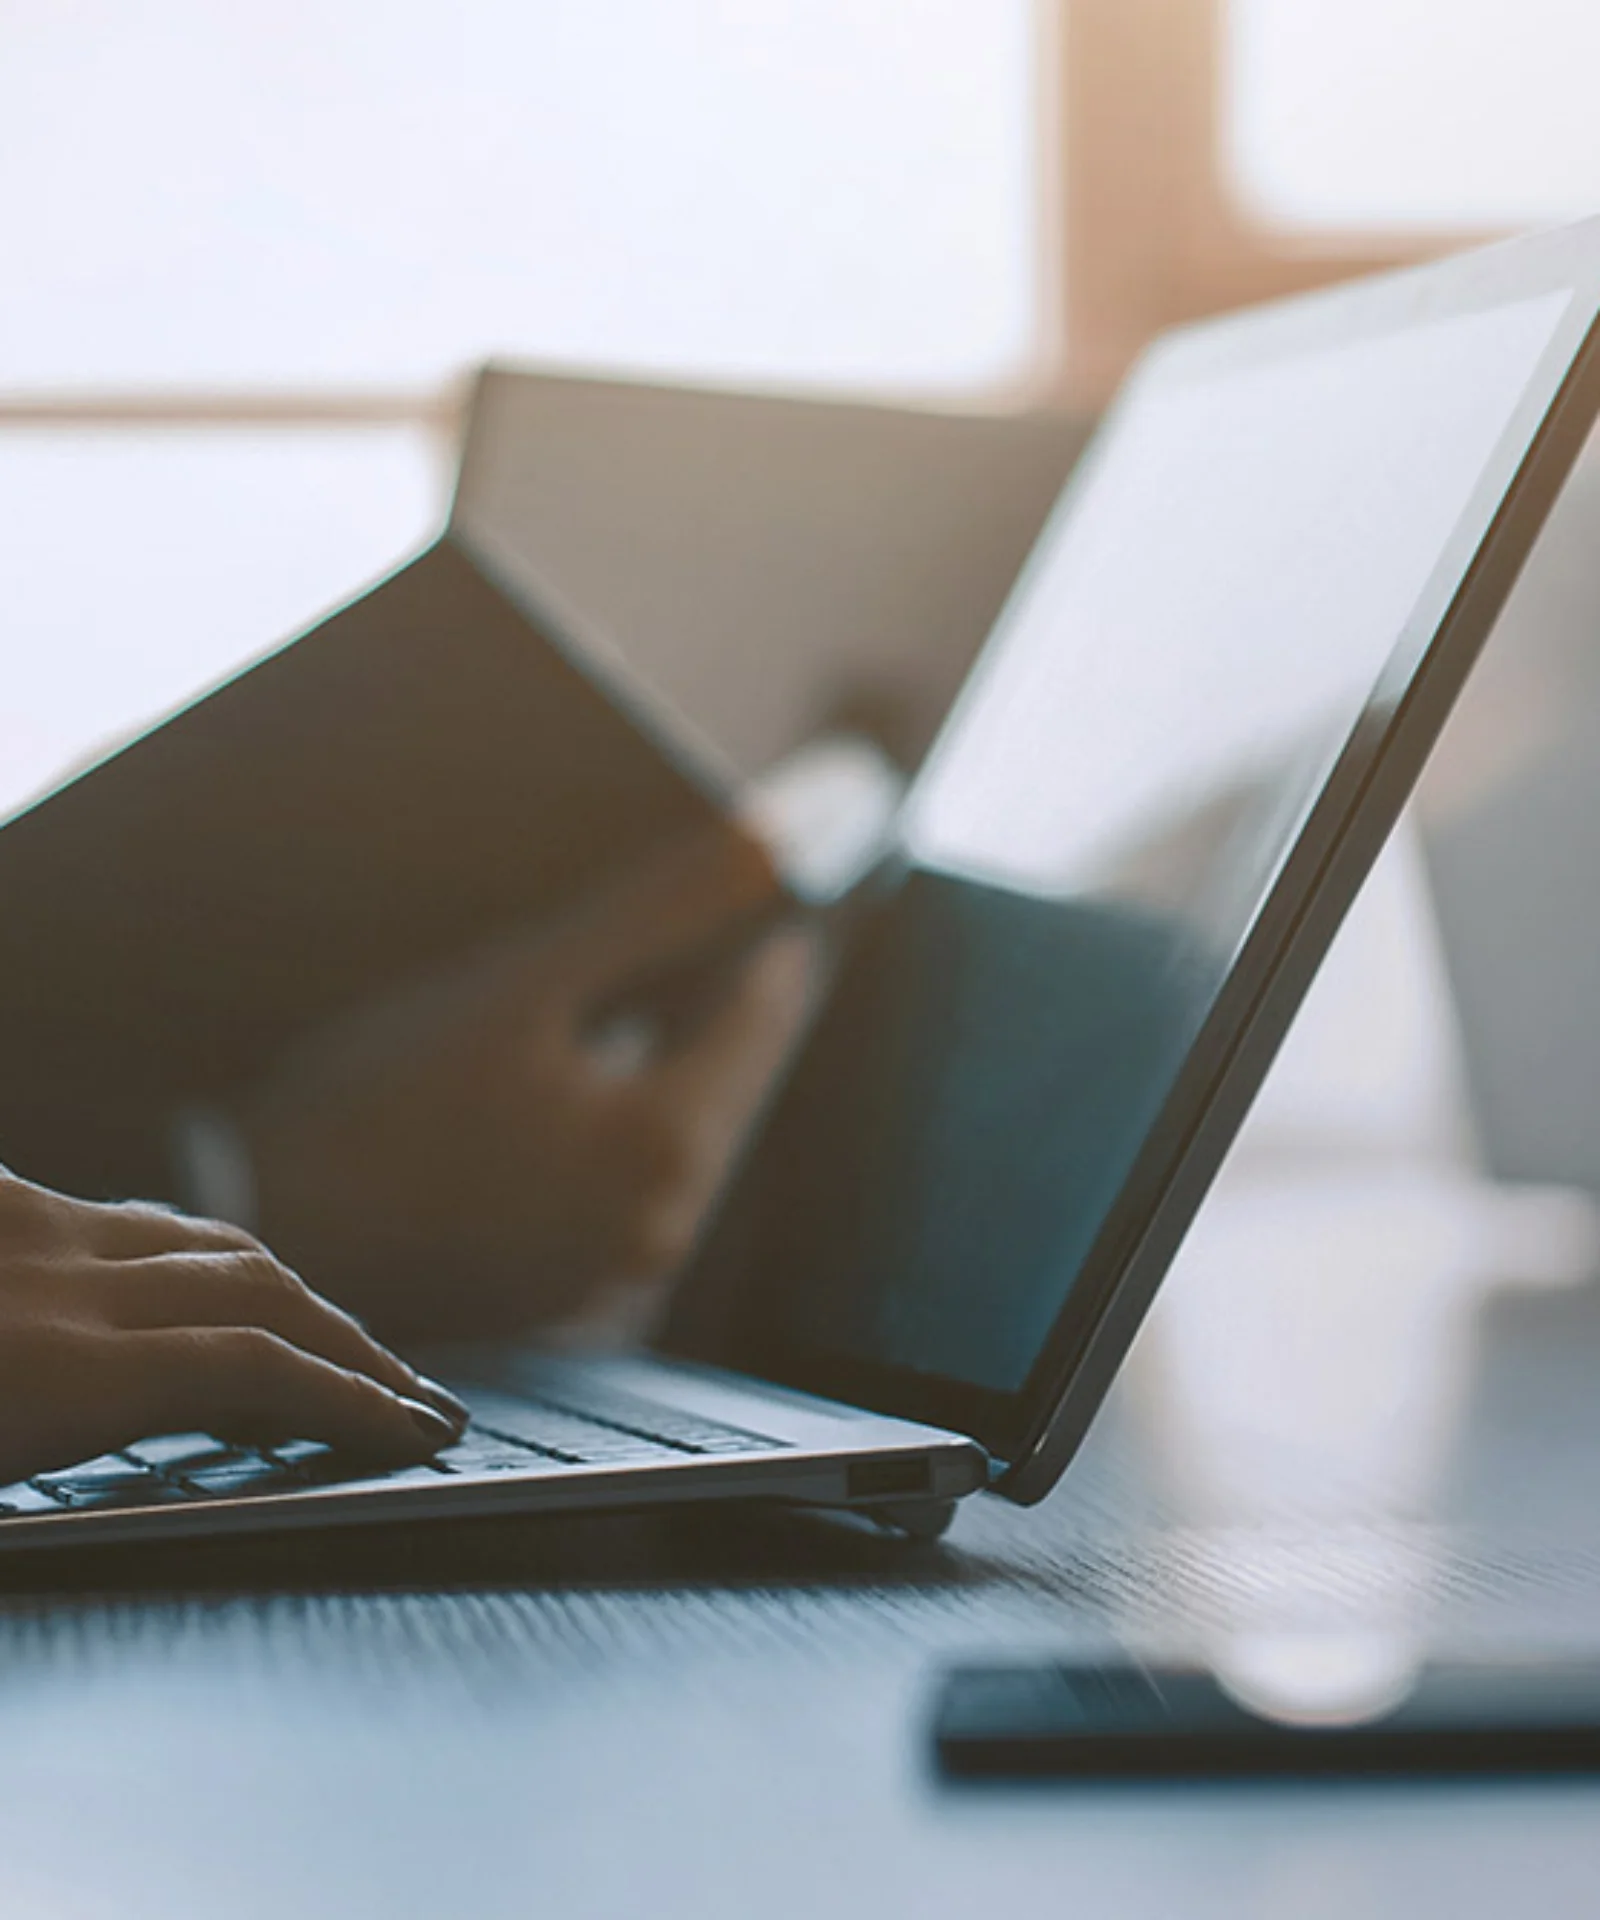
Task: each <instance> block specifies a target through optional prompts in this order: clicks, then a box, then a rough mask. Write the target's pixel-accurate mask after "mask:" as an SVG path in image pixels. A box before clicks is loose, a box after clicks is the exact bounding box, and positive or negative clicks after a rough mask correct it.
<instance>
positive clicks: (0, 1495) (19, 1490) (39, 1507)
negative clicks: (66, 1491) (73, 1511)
mask: <svg viewBox="0 0 1600 1920" xmlns="http://www.w3.org/2000/svg"><path fill="white" fill-rule="evenodd" d="M64 1511H65V1507H64V1505H63V1503H62V1502H61V1501H60V1500H57V1499H55V1498H54V1497H53V1495H51V1494H48V1493H46V1492H45V1491H44V1490H43V1489H42V1488H40V1487H30V1486H29V1485H28V1483H27V1481H26V1480H19V1481H18V1482H17V1484H16V1485H15V1486H14V1487H0V1517H3V1518H6V1519H11V1518H14V1517H16V1516H18V1515H21V1514H34V1513H62V1512H64Z"/></svg>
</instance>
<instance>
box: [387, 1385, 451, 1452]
mask: <svg viewBox="0 0 1600 1920" xmlns="http://www.w3.org/2000/svg"><path fill="white" fill-rule="evenodd" d="M400 1404H401V1405H402V1406H403V1407H404V1408H405V1410H406V1412H407V1413H409V1414H410V1415H411V1418H412V1419H413V1420H414V1421H415V1422H416V1424H417V1427H418V1428H419V1429H420V1431H421V1433H422V1437H423V1439H424V1440H426V1441H427V1442H428V1444H429V1446H430V1447H432V1448H434V1450H435V1451H437V1450H438V1449H439V1448H440V1447H448V1446H449V1445H450V1444H451V1442H452V1441H453V1440H454V1439H455V1437H456V1433H457V1429H456V1428H455V1427H453V1426H451V1424H450V1422H449V1421H448V1420H446V1419H445V1417H444V1415H443V1414H442V1413H436V1412H435V1411H434V1410H433V1408H432V1407H425V1406H424V1405H423V1404H422V1402H421V1401H420V1400H407V1399H406V1398H405V1396H404V1395H403V1394H402V1395H401V1396H400Z"/></svg>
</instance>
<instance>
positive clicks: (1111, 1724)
mask: <svg viewBox="0 0 1600 1920" xmlns="http://www.w3.org/2000/svg"><path fill="white" fill-rule="evenodd" d="M933 1740H934V1751H935V1755H936V1759H937V1764H938V1766H939V1768H940V1770H941V1771H942V1772H943V1773H945V1774H946V1775H949V1776H951V1777H958V1778H966V1779H980V1778H987V1779H1017V1780H1021V1779H1043V1778H1075V1779H1081V1780H1092V1779H1146V1780H1155V1779H1198V1778H1212V1779H1274V1778H1276V1779H1293V1778H1321V1779H1330V1778H1336V1777H1341V1776H1343V1777H1349V1778H1376V1777H1384V1776H1387V1777H1391V1778H1395V1777H1421V1778H1426V1777H1435V1778H1437V1777H1450V1776H1462V1775H1467V1774H1502V1775H1504V1774H1514V1773H1515V1774H1522V1773H1535V1774H1538V1773H1544V1774H1554V1773H1563V1774H1569V1773H1589V1772H1600V1665H1595V1666H1531V1665H1530V1666H1527V1667H1517V1666H1506V1667H1469V1666H1459V1667H1449V1666H1436V1667H1428V1668H1424V1669H1422V1671H1421V1672H1420V1673H1419V1674H1418V1676H1417V1679H1416V1682H1415V1684H1414V1686H1413V1687H1412V1688H1411V1690H1410V1691H1409V1692H1408V1693H1407V1695H1406V1696H1405V1698H1404V1699H1403V1700H1401V1701H1400V1702H1399V1703H1398V1704H1397V1705H1395V1706H1393V1707H1392V1708H1391V1709H1389V1710H1388V1711H1386V1712H1382V1713H1380V1714H1377V1715H1375V1716H1373V1717H1370V1718H1366V1719H1360V1720H1339V1719H1332V1718H1321V1719H1318V1720H1315V1721H1313V1720H1310V1719H1306V1718H1297V1719H1294V1720H1288V1719H1273V1718H1268V1717H1267V1716H1265V1715H1264V1714H1261V1713H1257V1712H1254V1711H1252V1710H1251V1709H1250V1708H1249V1707H1247V1706H1245V1705H1243V1704H1242V1703H1241V1702H1240V1701H1238V1700H1236V1699H1235V1698H1234V1697H1233V1696H1232V1695H1231V1694H1229V1693H1228V1692H1227V1691H1226V1690H1225V1689H1224V1688H1223V1687H1222V1686H1221V1685H1220V1684H1219V1682H1218V1681H1217V1680H1216V1679H1214V1678H1213V1677H1212V1676H1211V1675H1210V1674H1208V1673H1205V1672H1203V1671H1200V1670H1198V1669H1179V1668H1161V1667H1146V1666H1141V1665H1139V1664H1137V1663H1134V1662H1131V1661H1130V1662H1126V1663H1113V1664H1109V1665H1105V1666H1092V1665H1076V1664H1071V1663H1049V1662H1018V1663H1014V1664H1011V1665H1000V1664H996V1665H993V1666H969V1667H958V1668H955V1669H954V1670H952V1671H951V1672H950V1673H948V1674H947V1675H946V1676H945V1678H944V1680H943V1682H942V1684H941V1686H940V1689H939V1692H938V1696H937V1700H936V1704H935V1709H934V1726H933Z"/></svg>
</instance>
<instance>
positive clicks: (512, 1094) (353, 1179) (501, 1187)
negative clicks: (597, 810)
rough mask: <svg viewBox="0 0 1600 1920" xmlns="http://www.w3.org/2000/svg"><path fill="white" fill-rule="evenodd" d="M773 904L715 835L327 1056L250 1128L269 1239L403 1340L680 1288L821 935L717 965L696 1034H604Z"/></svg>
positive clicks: (763, 879)
mask: <svg viewBox="0 0 1600 1920" xmlns="http://www.w3.org/2000/svg"><path fill="white" fill-rule="evenodd" d="M780 899H781V894H780V889H779V885H778V881H777V877H776V874H775V872H774V869H773V867H772V864H771V862H770V860H769V858H768V856H767V855H766V854H765V853H764V852H763V851H762V850H761V849H760V847H759V846H758V845H757V844H756V842H755V841H753V840H752V839H750V838H749V837H748V836H747V835H745V834H744V833H743V832H741V831H739V830H737V829H734V828H719V829H717V830H716V831H714V832H713V833H711V834H708V835H706V836H702V837H697V838H696V839H695V840H693V841H691V842H688V843H685V844H683V845H680V846H678V847H676V848H674V849H672V850H671V851H670V852H668V853H667V854H665V855H664V856H660V857H658V858H657V859H655V860H654V861H652V862H651V863H650V864H649V865H648V866H647V867H645V868H643V869H641V870H640V871H638V872H636V873H635V874H633V875H630V876H629V877H628V878H627V879H625V880H624V881H623V882H621V883H620V884H617V885H614V886H612V887H609V888H607V889H605V890H604V891H603V892H601V893H599V894H597V895H596V896H594V897H593V898H592V899H590V900H589V901H587V902H586V903H584V904H583V905H582V906H581V907H580V908H578V909H577V910H575V911H574V912H573V913H572V914H570V915H569V916H568V917H567V918H566V919H565V920H564V921H563V922H561V923H560V924H559V925H557V926H554V927H551V928H542V929H539V930H537V931H535V932H533V933H530V934H527V935H525V936H521V937H519V938H516V939H513V940H511V941H508V942H505V943H503V944H501V945H499V946H497V947H496V948H495V949H494V950H492V951H490V952H488V953H484V954H480V955H478V956H475V957H474V958H473V959H471V960H470V961H469V962H467V963H466V964H464V965H463V966H462V967H460V968H458V969H457V970H455V971H453V972H452V973H450V974H448V975H446V976H444V977H443V978H441V979H438V980H436V981H433V982H430V983H427V984H425V985H422V986H420V987H417V988H413V989H407V990H405V991H403V992H401V993H400V994H398V995H397V996H395V997H394V998H392V999H390V1000H389V1001H387V1002H385V1003H383V1004H381V1005H379V1006H377V1007H375V1008H373V1009H371V1010H367V1011H364V1012H362V1013H360V1014H358V1015H356V1016H355V1017H353V1018H352V1019H350V1020H349V1021H346V1022H343V1023H340V1024H339V1025H338V1026H336V1027H335V1028H334V1029H332V1030H331V1031H329V1032H328V1033H326V1034H324V1035H321V1036H318V1037H317V1038H316V1039H315V1040H314V1041H313V1042H311V1043H310V1044H309V1045H308V1046H307V1047H306V1048H305V1049H303V1050H302V1051H301V1052H300V1053H298V1054H297V1055H296V1056H295V1057H294V1058H293V1059H291V1060H289V1061H287V1062H286V1063H285V1065H284V1067H283V1069H282V1070H281V1071H280V1072H279V1073H278V1074H277V1075H276V1076H275V1077H274V1079H273V1081H272V1082H271V1083H270V1085H268V1086H267V1087H265V1088H263V1089H262V1090H261V1091H260V1092H259V1093H258V1094H257V1095H256V1096H255V1097H254V1098H252V1099H251V1100H249V1101H247V1102H246V1103H245V1104H244V1106H243V1107H242V1109H241V1110H240V1112H239V1115H238V1118H239V1121H240V1124H241V1127H242V1130H243V1133H244V1138H245V1141H246V1143H247V1145H248V1147H249V1150H250V1153H251V1156H252V1160H253V1163H254V1170H255V1177H256V1186H257V1193H258V1196H259V1223H260V1224H261V1225H262V1227H263V1229H264V1231H265V1232H266V1233H267V1234H268V1235H269V1237H270V1238H271V1239H272V1241H273V1243H274V1244H275V1245H279V1246H282V1247H283V1248H284V1249H285V1251H286V1252H288V1253H289V1254H290V1255H291V1256H292V1257H293V1258H294V1259H295V1260H296V1261H298V1262H299V1263H300V1264H301V1265H302V1266H303V1267H304V1268H305V1270H306V1271H307V1272H309V1273H312V1274H313V1275H314V1276H315V1277H316V1279H317V1282H318V1284H319V1285H324V1286H327V1287H328V1288H329V1289H330V1290H332V1291H334V1292H336V1293H337V1294H338V1295H339V1297H340V1298H341V1299H344V1300H346V1301H348V1302H350V1303H351V1304H352V1305H354V1306H356V1307H357V1308H358V1309H359V1310H360V1311H361V1312H362V1313H363V1315H364V1316H366V1317H368V1318H370V1319H371V1320H372V1321H373V1322H374V1324H381V1325H383V1326H384V1327H386V1328H388V1329H396V1328H403V1329H404V1330H405V1331H407V1332H408V1333H411V1334H416V1333H423V1334H431V1335H440V1334H461V1333H480V1332H487V1331H499V1330H507V1329H515V1328H523V1327H527V1326H530V1325H533V1324H538V1323H549V1322H551V1321H554V1320H559V1319H560V1318H562V1317H564V1316H567V1315H569V1314H571V1313H572V1312H573V1311H574V1310H575V1309H577V1308H579V1307H581V1306H583V1305H584V1304H585V1303H586V1302H588V1301H589V1300H590V1299H591V1298H592V1297H593V1295H594V1294H595V1292H596V1291H597V1290H599V1289H602V1288H604V1287H605V1286H607V1285H608V1284H609V1283H619V1282H620V1283H628V1282H638V1281H641V1280H646V1279H650V1278H652V1277H655V1276H658V1275H661V1274H664V1273H666V1272H668V1271H670V1270H671V1269H672V1268H673V1267H674V1266H676V1265H677V1264H678V1263H679V1261H681V1259H682V1258H683V1256H684V1255H685V1254H686V1253H687V1252H688V1250H689V1248H690V1246H691V1244H692V1242H693V1240H694V1237H695V1234H696V1231H697V1229H698V1227H699V1224H700V1221H701V1219H702V1217H703V1215H704V1213H705V1211H706V1209H707V1207H708V1206H709V1204H710V1202H711V1200H712V1198H713V1197H714V1194H715V1192H716V1189H717V1186H718V1184H719V1182H720V1180H721V1178H722V1175H723V1172H724V1171H725V1169H726V1167H727V1165H728V1163H729V1160H730V1158H731V1156H732V1154H733V1153H734V1151H735V1149H736V1147H737V1145H738V1142H739V1140H740V1138H741V1136H742V1134H743V1132H744V1130H745V1128H746V1126H747V1125H748V1123H749V1121H750V1119H751V1118H752V1116H753V1114H754V1112H755V1110H756V1108H757V1107H758V1105H759V1104H760V1101H761V1099H762V1096H763V1094H764V1093H765V1091H766V1089H767V1087H768V1085H769V1083H770V1082H771V1080H772V1078H773V1076H774V1074H775V1073H776V1071H777V1068H778V1066H779V1065H780V1063H781V1062H782V1060H783V1058H784V1056H785V1054H786V1053H787V1051H788V1049H789V1046H790V1045H791V1043H792V1041H793V1039H794V1037H795V1035H796V1033H797V1032H798V1029H799V1027H800V1025H801V1023H802V1020H803V1018H804V1014H805V1011H806V1008H807V1005H808V1003H809V999H810V989H811V986H812V982H813V980H814V977H815V975H816V973H817V971H818V967H817V960H818V953H817V947H816V942H815V939H814V936H813V935H812V934H811V933H810V932H808V931H806V930H803V929H801V928H799V927H796V926H793V925H791V926H789V927H787V928H780V929H778V930H777V931H773V932H769V933H768V934H766V935H765V936H764V937H762V938H761V939H760V940H759V941H758V942H756V944H754V945H753V946H751V947H749V948H748V949H747V950H746V951H744V952H743V953H742V954H741V955H740V956H739V957H738V958H736V959H734V960H731V961H724V962H721V963H718V964H717V965H715V966H713V967H712V968H711V970H710V973H709V975H708V977H707V980H706V982H705V990H704V992H703V993H702V994H701V995H700V996H699V1004H698V1005H697V1007H696V1010H695V1014H694V1017H693V1018H691V1019H689V1020H688V1021H686V1022H685V1023H684V1024H683V1025H682V1026H681V1028H677V1029H672V1030H667V1031H664V1032H662V1033H660V1034H658V1035H657V1036H656V1039H655V1043H654V1044H653V1045H646V1046H644V1047H643V1048H642V1049H640V1050H638V1051H637V1052H636V1055H635V1057H634V1058H632V1059H629V1060H619V1058H618V1057H617V1051H616V1049H615V1048H614V1047H608V1046H607V1045H606V1044H605V1041H604V1037H603V1036H597V1034H596V1032H595V1021H596V1017H597V1015H599V1014H601V1013H602V1012H603V1011H604V1010H605V1008H606V1007H607V1004H608V1002H611V1001H614V1000H615V998H616V997H617V996H618V995H619V994H626V993H627V992H628V991H629V990H630V989H632V988H634V987H636V986H637V985H638V984H639V983H640V982H641V981H642V980H644V979H646V978H649V977H651V976H653V975H656V974H659V973H661V972H663V971H670V970H672V969H673V968H674V967H676V966H678V965H680V964H682V963H684V962H693V961H695V960H696V959H697V958H699V957H700V956H702V955H704V954H705V953H706V952H707V951H708V949H710V948H712V947H714V946H715V945H716V943H717V941H718V939H719V937H721V938H723V939H724V940H725V939H726V937H727V936H728V935H730V934H734V933H737V932H738V931H739V930H740V929H741V928H743V927H746V926H749V925H753V924H755V923H756V922H757V921H758V919H759V917H760V916H762V915H763V914H765V913H769V912H771V911H772V910H773V909H774V908H775V907H776V906H777V905H778V903H779V901H780Z"/></svg>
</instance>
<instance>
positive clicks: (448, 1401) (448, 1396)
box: [416, 1373, 472, 1426]
mask: <svg viewBox="0 0 1600 1920" xmlns="http://www.w3.org/2000/svg"><path fill="white" fill-rule="evenodd" d="M416 1380H417V1384H418V1385H419V1386H420V1387H421V1388H422V1389H423V1391H424V1392H425V1393H426V1394H427V1396H428V1398H429V1399H430V1400H433V1401H436V1402H437V1403H438V1404H439V1406H440V1407H441V1408H442V1409H443V1410H444V1411H445V1412H446V1413H447V1414H449V1415H450V1416H451V1418H452V1419H455V1420H459V1421H460V1423H461V1424H462V1426H465V1425H466V1424H467V1422H468V1420H470V1419H471V1418H472V1409H471V1408H470V1407H469V1406H468V1405H467V1403H466V1401H465V1400H462V1399H460V1398H459V1397H458V1396H457V1395H455V1394H453V1393H452V1392H451V1391H450V1389H449V1388H448V1387H446V1386H442V1385H441V1384H440V1383H439V1381H437V1380H431V1379H429V1377H428V1375H427V1374H425V1373H419V1374H417V1375H416Z"/></svg>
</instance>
